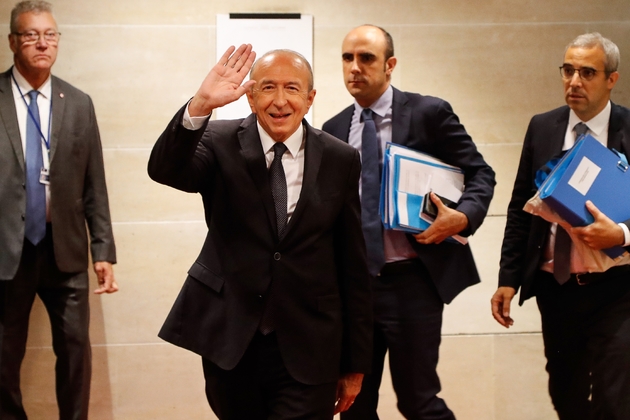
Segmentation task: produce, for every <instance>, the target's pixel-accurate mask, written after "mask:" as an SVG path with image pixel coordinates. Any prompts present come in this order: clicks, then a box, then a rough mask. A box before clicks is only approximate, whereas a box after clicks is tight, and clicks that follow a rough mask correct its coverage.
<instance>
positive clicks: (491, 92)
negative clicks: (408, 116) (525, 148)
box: [0, 0, 630, 420]
mask: <svg viewBox="0 0 630 420" xmlns="http://www.w3.org/2000/svg"><path fill="white" fill-rule="evenodd" d="M54 3H55V11H56V16H57V20H58V22H59V25H60V31H61V32H62V33H63V36H62V40H61V45H60V54H59V59H58V62H57V64H56V66H55V69H54V70H55V73H56V74H57V75H58V76H60V77H62V78H64V79H66V80H67V81H69V82H71V83H73V84H74V85H75V86H77V87H79V88H81V89H83V90H84V91H86V92H88V93H89V94H90V95H91V96H92V98H93V99H94V102H95V106H96V111H97V115H98V119H99V124H100V127H101V133H102V138H103V147H104V155H105V163H106V172H107V178H108V185H109V193H110V199H111V203H112V215H113V220H114V230H115V235H116V241H117V245H118V250H119V264H118V265H117V266H116V275H117V278H118V282H119V284H120V286H121V291H120V292H119V293H117V294H116V295H112V296H104V297H94V299H93V301H92V342H93V349H94V378H93V392H92V407H91V416H90V417H91V418H92V419H125V420H126V419H213V418H214V417H213V416H212V414H211V413H210V411H209V409H208V407H207V404H206V402H205V400H204V395H203V378H202V375H201V363H200V360H199V358H198V357H197V356H195V355H193V354H190V353H188V352H186V351H184V350H181V349H178V348H176V347H173V346H171V345H168V344H165V343H163V342H162V341H161V340H159V339H158V338H157V336H156V334H157V331H158V329H159V327H160V325H161V323H162V321H163V319H164V317H165V315H166V313H167V311H168V310H169V309H170V306H171V304H172V302H173V301H174V299H175V297H176V294H177V292H178V290H179V288H180V286H181V284H182V282H183V280H184V277H185V272H186V270H187V269H188V267H189V265H190V264H191V262H192V261H193V259H194V258H195V256H196V254H197V252H198V250H199V248H200V244H201V242H202V241H203V237H204V232H205V226H204V224H203V222H202V209H201V202H200V200H199V198H198V197H197V196H192V195H187V194H184V193H180V192H176V191H173V190H170V189H168V188H166V187H162V186H160V185H157V184H155V183H153V182H151V181H150V180H149V178H148V177H147V175H146V169H145V168H146V163H147V158H148V155H149V151H150V148H151V145H152V144H153V142H154V141H155V140H156V138H157V136H158V135H159V134H160V132H161V131H162V130H163V129H164V127H165V126H166V124H167V123H168V121H169V119H170V118H171V116H172V115H173V114H174V113H175V111H176V110H177V109H178V108H179V107H180V106H181V105H182V104H183V103H184V102H185V101H186V100H187V99H188V98H189V97H190V96H192V95H193V94H194V92H195V90H196V88H197V86H198V84H199V83H200V81H201V79H202V78H203V76H204V75H205V74H206V72H207V71H208V70H209V68H210V67H211V65H212V64H213V63H214V62H215V59H216V52H215V15H216V14H217V13H229V12H301V13H306V14H312V15H313V16H314V25H315V28H314V31H315V33H314V36H315V37H314V38H315V46H314V47H315V48H314V54H315V55H314V57H315V58H314V63H313V64H314V69H315V85H316V88H317V90H318V93H317V98H316V99H315V105H314V125H315V126H316V127H320V126H321V124H322V123H323V122H324V121H325V120H326V119H328V118H329V117H331V116H332V115H334V114H335V113H337V112H338V111H340V110H341V109H342V108H343V107H345V106H346V105H348V104H350V102H351V98H350V96H349V95H348V94H347V92H346V91H345V88H344V86H343V82H342V78H341V62H340V59H339V58H340V57H339V56H340V43H341V39H342V38H343V36H344V34H345V33H346V32H347V31H348V30H349V29H350V28H352V27H354V26H356V25H359V24H362V23H366V22H370V23H374V24H378V25H381V26H383V27H385V28H386V29H387V30H389V31H390V32H391V34H392V35H393V37H394V41H395V46H396V56H397V57H398V66H397V68H396V70H395V72H394V76H393V83H394V85H395V86H397V87H398V88H401V89H403V90H410V91H417V92H421V93H424V94H431V95H436V96H440V97H443V98H445V99H447V100H448V101H450V102H451V104H452V105H453V107H454V109H455V111H456V113H457V114H458V115H459V116H460V118H461V120H462V122H463V123H464V124H465V126H466V127H467V129H468V130H469V132H470V133H471V135H472V136H473V138H474V139H475V141H476V142H477V144H478V145H479V147H480V149H481V151H482V153H483V154H484V156H485V157H486V159H487V160H488V162H489V163H490V164H491V165H492V166H493V167H494V168H495V170H496V172H497V181H498V185H497V190H496V196H495V199H494V201H493V204H492V206H491V209H490V217H488V219H486V222H485V224H484V226H483V227H482V228H481V229H480V231H479V232H478V233H477V234H476V235H475V237H474V238H472V240H471V242H472V246H473V249H474V253H475V257H476V260H477V262H478V264H479V270H480V272H481V275H482V278H483V282H482V284H481V285H478V286H475V287H473V288H470V289H469V290H467V291H465V292H464V293H463V294H462V295H461V296H460V297H459V298H458V299H456V301H455V302H454V303H453V304H452V305H450V306H449V307H448V308H447V309H446V312H445V319H444V330H443V331H444V341H443V346H442V355H441V361H440V366H439V370H440V373H441V376H442V380H443V388H444V390H443V395H444V396H445V398H447V401H448V403H449V404H450V405H451V406H452V408H453V409H454V411H455V413H456V414H457V416H458V418H459V419H463V420H480V419H482V420H485V419H496V420H505V419H510V420H512V419H523V420H531V419H537V420H538V419H551V418H554V415H553V410H552V408H551V406H550V402H549V398H548V397H547V394H546V388H545V387H546V374H545V372H544V358H543V356H542V343H541V337H540V334H539V331H540V319H539V316H538V314H537V310H536V306H535V303H534V302H532V301H530V302H527V303H526V304H525V306H524V307H522V308H515V309H514V316H515V319H516V324H515V326H514V328H512V329H511V330H510V331H506V330H503V329H501V328H500V327H499V326H498V324H496V323H495V322H494V321H493V320H492V319H491V316H490V309H489V303H488V302H489V299H490V296H491V295H492V293H493V291H494V289H495V287H496V277H497V267H498V260H499V252H500V244H501V237H502V232H503V226H504V223H505V217H504V216H505V209H506V206H507V202H508V199H509V194H510V191H511V185H512V182H513V179H514V175H515V166H516V163H517V159H518V155H519V153H520V144H521V142H522V139H523V136H524V134H525V129H526V127H527V123H528V121H529V119H530V118H531V116H532V115H533V114H535V113H539V112H543V111H546V110H549V109H551V108H553V107H556V106H559V105H561V104H562V103H563V97H562V87H561V82H560V78H559V75H558V70H557V67H558V66H559V65H560V64H561V60H562V54H563V49H564V46H565V45H566V44H567V43H568V42H569V41H570V40H571V39H572V38H573V37H574V36H576V35H577V34H579V33H583V32H586V31H594V30H597V31H600V32H602V33H603V34H604V35H605V36H608V37H610V38H611V39H613V41H615V42H616V43H617V44H618V45H619V47H620V49H621V53H622V56H623V57H625V58H623V57H622V64H621V68H620V71H621V74H622V77H621V79H620V81H619V83H618V85H617V87H616V89H615V92H614V95H613V100H614V101H615V102H618V103H621V104H624V105H630V70H626V69H628V66H627V65H626V64H625V60H628V59H630V8H628V3H627V0H609V1H607V2H606V4H605V7H604V5H603V4H602V3H601V2H592V1H587V0H574V1H571V2H549V1H542V0H537V1H536V0H533V1H523V0H506V1H494V0H477V1H454V0H442V1H436V0H425V1H420V0H401V1H391V2H376V1H367V2H365V1H358V0H352V1H348V0H319V1H288V0H255V1H254V0H242V1H239V2H218V1H207V0H192V1H174V0H155V1H152V2H148V1H141V0H108V1H102V0H101V1H96V0H87V1H78V0H58V1H56V2H54ZM12 5H13V1H3V2H2V3H1V4H0V19H1V20H2V21H3V22H8V19H9V13H10V9H11V7H12ZM8 32H9V27H8V24H6V23H5V24H3V25H0V33H3V34H7V33H8ZM5 39H6V38H5ZM252 41H255V40H254V39H252ZM11 61H12V58H11V54H10V50H9V48H8V45H7V46H6V47H4V48H2V49H0V69H4V68H8V66H9V65H10V64H11ZM48 329H49V326H48V321H47V318H46V314H45V311H44V310H43V309H42V306H41V304H40V303H39V302H37V303H36V306H35V309H34V311H33V316H32V321H31V333H30V338H29V344H28V351H27V356H26V360H25V363H24V368H23V389H24V398H25V405H26V407H27V410H28V411H29V413H30V414H31V415H32V418H36V419H45V420H47V419H54V418H56V414H55V413H56V410H55V407H54V383H53V374H52V369H53V360H54V357H53V355H52V350H51V347H50V333H49V331H48ZM382 413H384V414H383V416H382V417H383V418H384V419H388V420H389V419H397V418H400V417H399V416H397V414H395V399H394V397H393V395H392V391H391V387H390V386H389V385H388V382H387V381H386V382H385V385H384V392H383V399H382Z"/></svg>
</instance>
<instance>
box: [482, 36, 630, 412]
mask: <svg viewBox="0 0 630 420" xmlns="http://www.w3.org/2000/svg"><path fill="white" fill-rule="evenodd" d="M618 64H619V49H618V48H617V46H616V45H615V44H614V43H613V42H612V41H610V40H609V39H607V38H604V37H603V36H601V35H600V34H599V33H588V34H584V35H580V36H578V37H577V38H576V39H574V40H573V41H572V42H571V43H570V44H569V45H568V46H567V48H566V50H565V55H564V62H563V63H562V66H560V75H561V77H562V83H563V86H564V95H565V100H566V103H567V105H566V106H563V107H560V108H558V109H555V110H553V111H549V112H547V113H544V114H540V115H536V116H534V117H533V118H532V120H531V122H530V124H529V128H528V129H527V134H526V135H525V141H524V144H523V151H522V154H521V160H520V164H519V167H518V172H517V176H516V181H515V183H514V190H513V192H512V199H511V201H510V204H509V207H508V211H507V225H506V228H505V236H504V239H503V247H502V250H501V264H500V271H499V288H498V290H497V291H496V293H495V294H494V296H493V297H492V300H491V305H492V314H493V316H494V318H495V319H496V320H497V322H499V324H501V325H503V326H504V327H506V328H509V327H510V326H511V325H512V324H513V323H514V321H513V320H512V318H511V317H510V305H511V302H512V299H513V297H514V295H515V294H516V292H517V291H518V290H519V289H520V299H519V303H520V304H523V302H524V301H525V300H527V299H529V298H531V297H534V296H535V297H536V302H537V304H538V308H539V309H540V313H541V319H542V333H543V340H544V345H545V356H546V357H547V366H546V369H547V372H548V373H549V393H550V395H551V399H552V402H553V405H554V407H555V409H556V411H557V413H558V416H559V418H560V419H563V420H564V419H580V420H588V419H601V420H609V419H630V398H628V396H629V395H630V266H628V265H621V266H615V267H613V268H610V269H609V270H607V271H605V272H603V273H584V271H585V269H584V268H583V267H584V266H583V264H582V262H581V260H580V257H579V255H578V254H577V252H575V247H574V246H573V245H572V243H571V239H570V237H569V235H568V234H567V233H566V232H565V231H564V230H563V228H562V227H560V226H558V225H556V224H550V223H549V222H547V221H545V220H543V219H542V218H540V217H538V216H533V215H531V214H529V213H526V212H525V211H523V206H524V205H525V203H526V202H527V200H529V199H530V198H531V197H532V196H533V195H534V193H535V192H536V186H535V184H534V179H535V175H536V171H537V170H538V169H539V168H541V167H543V165H545V164H546V163H547V162H548V161H549V160H550V159H551V158H552V157H554V156H556V155H558V154H559V153H560V152H561V151H563V150H568V149H569V148H571V146H573V144H574V142H575V140H576V137H577V136H579V135H580V134H581V133H588V134H590V135H591V136H593V137H594V138H595V139H597V140H598V141H600V142H601V143H602V144H604V145H606V146H607V147H609V148H614V149H616V150H619V151H621V152H623V153H625V154H626V155H629V154H630V110H629V109H628V108H625V107H623V106H620V105H616V104H614V103H612V102H611V101H610V94H611V91H612V89H613V88H614V86H615V84H616V83H617V80H618V79H619V73H618V72H617V66H618ZM611 188H613V187H612V186H611ZM586 206H587V209H588V210H589V211H590V213H591V214H592V215H593V217H594V219H595V221H594V222H593V223H592V224H590V225H588V226H586V227H577V228H572V229H571V231H572V233H573V234H574V235H575V236H576V237H577V238H579V239H580V240H581V241H583V242H584V243H586V244H587V245H588V246H589V247H591V248H592V249H594V250H601V249H606V248H610V247H613V246H616V245H621V246H624V247H625V248H626V250H630V247H629V245H630V230H629V226H630V220H626V221H625V222H623V223H619V224H617V223H615V222H613V221H612V220H611V219H609V218H608V217H607V216H606V215H605V214H603V213H601V212H600V211H599V210H598V209H597V208H596V207H595V206H594V205H592V203H590V202H587V204H586ZM563 243H566V245H562V244H563Z"/></svg>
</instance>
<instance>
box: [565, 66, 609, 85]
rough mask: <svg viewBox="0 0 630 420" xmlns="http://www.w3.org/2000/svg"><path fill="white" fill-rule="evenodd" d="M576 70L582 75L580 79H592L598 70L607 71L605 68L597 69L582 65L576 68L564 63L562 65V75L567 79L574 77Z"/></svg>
mask: <svg viewBox="0 0 630 420" xmlns="http://www.w3.org/2000/svg"><path fill="white" fill-rule="evenodd" d="M575 72H578V74H579V75H580V79H582V80H586V81H589V80H592V79H593V77H595V75H596V74H597V72H606V71H605V70H596V69H594V68H592V67H580V68H579V69H576V68H575V67H573V66H572V65H570V64H563V65H561V66H560V76H562V78H563V79H565V80H570V79H572V78H573V75H574V74H575Z"/></svg>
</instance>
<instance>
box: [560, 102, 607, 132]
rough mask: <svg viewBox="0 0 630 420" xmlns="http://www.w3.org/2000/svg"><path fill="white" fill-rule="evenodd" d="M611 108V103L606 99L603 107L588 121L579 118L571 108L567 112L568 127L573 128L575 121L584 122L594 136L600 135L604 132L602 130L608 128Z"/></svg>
mask: <svg viewBox="0 0 630 420" xmlns="http://www.w3.org/2000/svg"><path fill="white" fill-rule="evenodd" d="M611 110H612V105H611V104H610V101H608V103H607V104H606V106H605V107H604V109H602V111H601V112H600V113H599V114H597V115H595V116H594V117H593V118H591V119H590V120H588V121H582V120H580V118H579V117H578V116H577V114H576V113H575V111H573V110H571V111H570V112H569V129H570V130H573V127H575V125H576V124H577V123H579V122H583V123H584V124H586V125H588V129H589V130H591V131H592V132H593V134H595V135H596V136H600V135H601V134H602V133H603V132H604V130H606V129H607V128H608V124H609V122H610V112H611Z"/></svg>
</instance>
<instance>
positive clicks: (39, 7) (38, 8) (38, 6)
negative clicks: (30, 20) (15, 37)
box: [11, 0, 52, 33]
mask: <svg viewBox="0 0 630 420" xmlns="http://www.w3.org/2000/svg"><path fill="white" fill-rule="evenodd" d="M28 12H32V13H36V14H39V13H50V14H52V4H50V3H48V2H47V1H44V0H26V1H21V2H19V3H18V4H16V5H15V7H14V8H13V10H11V33H17V31H18V27H17V20H18V17H19V16H20V15H21V14H23V13H28Z"/></svg>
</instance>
